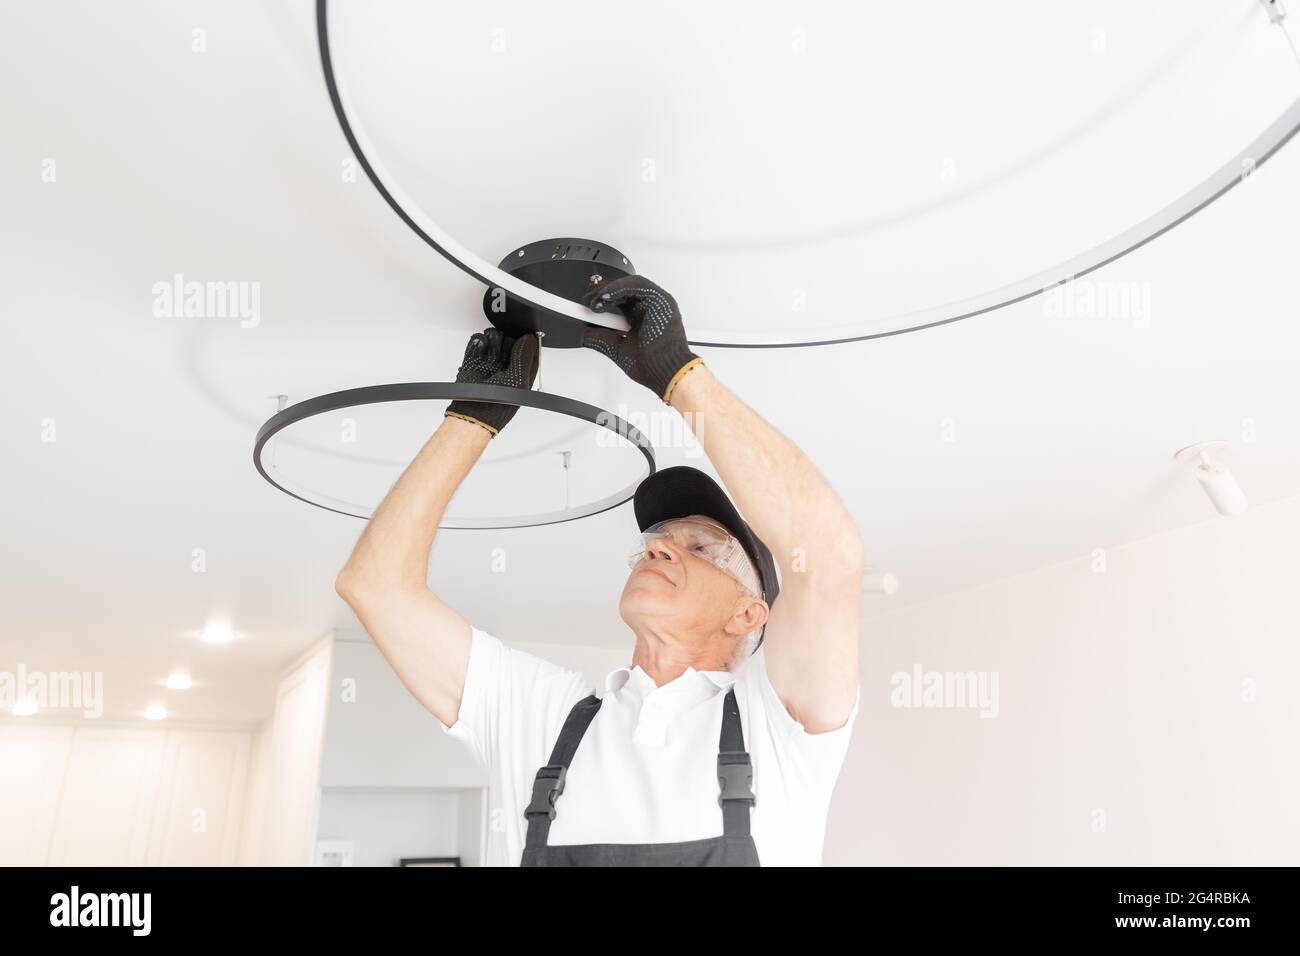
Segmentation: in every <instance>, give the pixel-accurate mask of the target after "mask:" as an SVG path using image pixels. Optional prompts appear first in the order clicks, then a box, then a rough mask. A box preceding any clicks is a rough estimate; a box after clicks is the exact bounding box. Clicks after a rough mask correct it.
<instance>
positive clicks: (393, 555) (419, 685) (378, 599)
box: [335, 329, 538, 726]
mask: <svg viewBox="0 0 1300 956" xmlns="http://www.w3.org/2000/svg"><path fill="white" fill-rule="evenodd" d="M537 356H538V345H537V339H536V337H535V336H531V335H529V336H525V337H523V338H520V339H518V340H517V341H514V342H511V340H509V339H506V338H504V337H503V336H502V335H501V333H500V332H498V331H497V330H495V329H491V330H488V331H487V332H481V333H476V334H475V335H474V336H473V337H471V339H470V342H469V346H468V347H467V348H466V351H465V361H464V363H463V364H462V365H461V368H460V371H459V372H458V373H457V375H456V381H458V382H474V383H488V384H495V385H510V386H514V387H516V388H528V387H529V386H531V385H532V381H533V378H534V377H535V376H536V374H537ZM516 411H518V409H517V408H516V407H514V406H509V405H494V404H491V403H487V402H460V401H457V402H452V403H451V404H450V405H449V406H448V408H447V414H446V417H445V418H444V419H443V422H442V424H441V425H439V426H438V429H437V431H435V432H434V433H433V437H432V438H430V439H429V441H428V442H427V443H426V444H425V446H424V447H423V448H422V449H421V450H420V453H419V454H418V455H416V457H415V460H414V461H412V462H411V464H410V465H408V466H407V468H406V470H405V471H404V472H403V473H402V476H401V477H400V478H399V479H398V480H397V483H396V484H394V485H393V487H392V489H391V490H390V491H389V492H388V494H387V495H386V496H385V497H384V500H383V502H382V503H381V504H380V505H379V507H378V508H377V509H376V510H375V513H374V515H373V516H372V517H371V518H370V522H369V524H367V526H366V530H365V531H364V532H362V535H361V538H360V540H358V541H357V544H356V547H355V548H354V549H353V551H352V556H351V557H350V558H349V559H348V562H347V564H346V565H344V567H343V570H342V571H340V572H339V574H338V578H337V580H336V581H335V588H336V590H337V591H338V593H339V596H340V597H342V598H343V599H344V600H345V601H347V603H348V604H349V605H350V606H351V608H352V610H353V611H354V612H356V615H357V618H358V620H360V621H361V625H362V626H363V627H364V628H365V629H366V631H367V632H368V633H369V634H370V636H371V637H372V638H373V639H374V642H375V645H376V646H377V647H378V648H379V650H380V651H381V652H382V653H383V655H384V657H385V658H386V659H387V660H388V663H389V664H390V665H391V666H392V668H393V670H394V671H396V672H397V676H398V677H399V678H401V680H402V683H403V684H405V685H406V687H407V689H408V690H410V692H411V693H412V694H413V695H414V696H415V698H416V699H417V700H418V701H419V702H420V703H421V704H423V705H424V706H425V707H426V708H428V709H429V710H430V711H431V712H432V713H433V715H434V716H435V717H437V718H438V719H439V720H440V721H442V722H443V723H444V724H446V725H447V726H451V725H452V724H454V723H455V722H456V718H457V715H458V714H459V712H460V700H461V694H462V693H463V691H464V689H465V670H466V667H467V666H468V663H469V650H470V625H469V622H468V621H466V620H465V618H463V617H461V615H460V614H458V613H457V612H456V611H454V610H453V609H452V608H450V607H448V606H447V605H446V604H445V603H443V601H442V600H440V599H439V597H438V596H437V595H436V594H434V593H433V591H431V590H430V589H429V585H428V575H429V551H430V549H431V548H432V546H433V539H434V536H435V535H436V534H437V532H438V525H439V524H440V523H441V521H442V516H443V512H444V511H445V510H446V508H447V503H448V502H449V501H450V500H451V498H452V495H454V494H455V493H456V489H457V488H459V487H460V483H461V482H462V481H464V479H465V476H466V475H468V474H469V471H470V469H471V468H473V467H474V464H475V463H476V462H477V461H478V459H479V456H480V455H482V454H483V450H484V449H485V448H487V443H488V442H489V441H491V439H492V438H493V436H494V435H496V433H497V432H499V431H500V430H501V429H502V428H504V427H505V425H506V423H508V422H509V421H510V419H511V417H513V415H514V413H515V412H516Z"/></svg>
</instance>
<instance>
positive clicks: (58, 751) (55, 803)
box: [0, 723, 73, 866]
mask: <svg viewBox="0 0 1300 956" xmlns="http://www.w3.org/2000/svg"><path fill="white" fill-rule="evenodd" d="M72 734H73V730H72V728H71V727H44V726H24V725H22V724H17V723H11V724H8V725H5V726H0V865H3V866H41V865H43V864H44V863H45V860H46V857H47V855H48V854H49V852H50V837H51V836H53V834H54V818H55V815H56V814H57V812H58V808H59V800H58V795H59V791H60V790H61V789H62V787H63V775H64V773H65V772H66V771H67V769H68V755H69V754H70V753H71V752H72Z"/></svg>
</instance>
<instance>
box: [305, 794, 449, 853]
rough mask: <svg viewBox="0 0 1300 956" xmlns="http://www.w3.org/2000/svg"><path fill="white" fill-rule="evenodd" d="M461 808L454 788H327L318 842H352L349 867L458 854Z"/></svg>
mask: <svg viewBox="0 0 1300 956" xmlns="http://www.w3.org/2000/svg"><path fill="white" fill-rule="evenodd" d="M459 804H460V798H459V794H458V793H457V792H456V791H452V790H426V789H410V790H350V789H339V790H335V789H326V790H325V791H324V792H323V793H322V794H321V805H320V826H319V827H318V828H317V838H318V839H321V840H350V841H352V854H353V856H352V865H353V866H396V865H397V861H398V860H399V859H401V858H402V857H430V856H460V855H461V853H460V847H459V832H458V831H459V821H458V810H459Z"/></svg>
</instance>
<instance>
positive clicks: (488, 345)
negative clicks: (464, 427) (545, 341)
mask: <svg viewBox="0 0 1300 956" xmlns="http://www.w3.org/2000/svg"><path fill="white" fill-rule="evenodd" d="M538 353H539V345H538V342H537V336H536V335H533V334H529V335H522V336H520V337H519V338H517V339H512V338H509V337H508V336H506V335H503V334H502V332H501V330H500V329H493V328H489V329H485V330H484V331H482V332H475V333H474V334H473V335H471V336H470V337H469V344H468V345H466V346H465V360H464V361H463V362H462V363H461V366H460V369H459V370H458V371H457V372H456V381H457V382H459V383H461V384H466V383H468V384H473V385H506V386H509V387H511V388H532V387H533V379H535V378H536V377H537V363H538V361H539V354H538ZM517 411H519V406H518V405H499V404H497V403H495V402H465V401H460V400H457V401H454V402H452V403H451V404H450V405H448V406H447V411H446V414H447V415H451V416H453V417H455V418H463V419H464V420H465V421H467V422H473V423H474V424H475V425H481V426H482V427H484V428H486V429H487V430H488V431H489V432H491V433H492V435H493V437H495V436H496V435H497V433H499V432H500V431H501V429H503V428H505V427H506V425H507V424H508V423H509V421H510V419H512V418H514V417H515V412H517Z"/></svg>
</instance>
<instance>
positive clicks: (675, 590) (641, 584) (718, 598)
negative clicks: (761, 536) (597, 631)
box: [618, 515, 765, 639]
mask: <svg viewBox="0 0 1300 956" xmlns="http://www.w3.org/2000/svg"><path fill="white" fill-rule="evenodd" d="M660 530H662V531H664V532H667V533H666V534H664V535H660V536H658V537H655V538H654V539H653V540H651V541H650V542H649V543H648V544H647V545H646V549H645V553H644V554H643V555H642V556H641V558H640V560H639V561H637V562H636V564H635V565H634V566H633V568H632V573H631V574H630V575H628V579H627V583H626V584H625V585H624V586H623V595H622V597H621V599H620V600H619V605H618V609H619V614H620V615H621V616H622V617H623V620H624V621H626V622H627V623H628V624H629V625H630V626H632V627H634V628H635V626H636V623H637V622H642V623H654V624H657V625H659V626H662V627H663V628H664V629H666V630H667V631H668V632H669V633H672V634H673V635H674V636H677V637H679V638H682V639H688V638H689V637H692V636H698V635H716V634H717V633H718V632H719V631H723V632H726V633H727V634H728V635H729V636H730V637H735V638H740V637H743V636H744V635H745V634H747V633H749V631H750V630H753V629H754V627H755V625H753V622H752V619H751V620H749V621H746V620H745V619H744V618H742V619H741V620H740V621H737V620H736V616H737V613H738V612H740V611H743V610H744V609H745V608H749V607H750V606H751V605H753V604H755V603H756V604H758V605H759V608H757V609H753V610H751V615H752V614H755V613H762V609H763V608H765V606H764V605H763V603H762V601H761V600H760V599H758V598H755V597H753V596H751V595H750V594H748V593H747V592H746V591H745V589H744V588H743V587H742V586H741V584H740V582H739V581H738V580H737V579H736V578H734V577H732V576H731V575H730V574H728V573H727V572H726V571H724V570H722V569H721V568H719V567H718V566H717V565H716V564H714V562H713V561H712V560H711V559H710V557H709V556H708V552H707V550H706V549H704V548H702V547H700V543H701V542H702V541H706V540H708V539H709V538H710V537H712V538H714V539H722V540H724V541H725V540H726V539H727V538H729V537H730V532H728V531H727V529H726V528H725V527H724V526H723V525H722V524H720V523H719V522H717V521H715V520H713V519H712V518H706V517H704V516H702V515H692V516H690V517H688V518H683V519H680V520H679V521H673V522H667V523H666V524H665V525H663V526H662V527H661V528H660ZM760 623H761V621H760Z"/></svg>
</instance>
